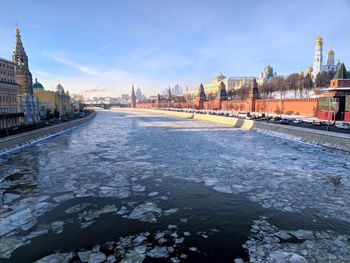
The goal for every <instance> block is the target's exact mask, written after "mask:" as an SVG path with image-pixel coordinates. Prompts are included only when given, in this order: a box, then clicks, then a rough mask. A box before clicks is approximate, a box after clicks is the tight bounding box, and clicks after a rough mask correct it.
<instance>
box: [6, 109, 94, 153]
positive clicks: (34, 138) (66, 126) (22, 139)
mask: <svg viewBox="0 0 350 263" xmlns="http://www.w3.org/2000/svg"><path fill="white" fill-rule="evenodd" d="M95 116H96V112H93V113H91V114H89V115H88V116H86V117H84V118H81V119H77V120H72V121H69V122H64V123H60V124H55V125H53V126H49V127H45V128H41V129H37V130H33V131H28V132H23V133H20V134H16V135H12V136H8V137H5V138H1V139H0V155H1V154H4V153H6V152H8V151H11V150H15V149H18V148H21V147H24V146H26V145H30V144H32V143H36V142H38V141H41V140H44V139H47V138H50V137H52V136H55V135H57V134H60V133H62V132H65V131H67V130H70V129H73V128H76V127H78V126H80V125H83V124H85V123H87V122H89V121H91V120H92V119H93V118H94V117H95Z"/></svg>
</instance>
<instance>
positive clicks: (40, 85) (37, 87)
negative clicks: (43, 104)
mask: <svg viewBox="0 0 350 263" xmlns="http://www.w3.org/2000/svg"><path fill="white" fill-rule="evenodd" d="M33 89H36V90H44V86H43V85H42V84H41V83H40V82H38V80H37V79H35V82H34V83H33Z"/></svg>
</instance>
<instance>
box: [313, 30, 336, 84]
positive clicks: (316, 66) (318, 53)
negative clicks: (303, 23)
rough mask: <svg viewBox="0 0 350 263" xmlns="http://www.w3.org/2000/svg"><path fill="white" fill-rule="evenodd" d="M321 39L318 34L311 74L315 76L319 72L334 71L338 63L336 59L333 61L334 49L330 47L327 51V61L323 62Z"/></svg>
mask: <svg viewBox="0 0 350 263" xmlns="http://www.w3.org/2000/svg"><path fill="white" fill-rule="evenodd" d="M322 52H323V39H322V37H321V36H318V37H317V38H316V40H315V55H314V63H313V70H312V76H313V77H314V78H316V76H317V74H318V73H320V72H329V71H336V70H337V69H338V67H339V65H340V62H339V61H338V63H337V64H335V63H334V54H335V53H334V51H333V50H332V49H330V50H329V51H328V57H327V63H326V64H323V53H322Z"/></svg>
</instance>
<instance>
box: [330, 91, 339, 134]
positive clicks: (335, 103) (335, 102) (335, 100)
mask: <svg viewBox="0 0 350 263" xmlns="http://www.w3.org/2000/svg"><path fill="white" fill-rule="evenodd" d="M327 102H328V115H327V131H329V123H330V111H331V106H332V115H331V116H332V120H334V122H335V114H336V111H338V108H339V98H328V99H327ZM333 114H334V116H333ZM333 118H334V119H333Z"/></svg>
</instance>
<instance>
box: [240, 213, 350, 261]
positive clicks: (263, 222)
mask: <svg viewBox="0 0 350 263" xmlns="http://www.w3.org/2000/svg"><path fill="white" fill-rule="evenodd" d="M243 247H244V248H245V249H247V250H248V253H249V257H250V261H249V262H264V263H307V262H315V263H328V262H334V263H337V262H339V263H343V262H349V260H350V236H349V235H342V234H338V233H335V232H332V231H329V230H328V231H311V230H303V229H299V230H280V229H278V228H277V227H275V226H273V225H271V224H270V223H269V222H268V221H267V218H265V217H261V218H260V219H259V220H255V221H254V224H253V225H252V229H251V236H250V239H248V241H247V242H246V243H245V244H244V245H243ZM237 260H238V259H237ZM237 262H239V261H237Z"/></svg>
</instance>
